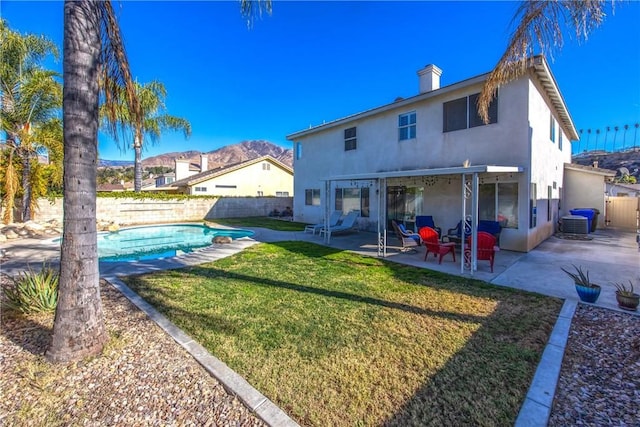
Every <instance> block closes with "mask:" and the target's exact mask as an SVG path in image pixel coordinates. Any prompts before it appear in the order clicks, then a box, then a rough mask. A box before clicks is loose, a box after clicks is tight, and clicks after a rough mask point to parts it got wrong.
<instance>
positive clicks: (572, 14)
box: [478, 0, 613, 123]
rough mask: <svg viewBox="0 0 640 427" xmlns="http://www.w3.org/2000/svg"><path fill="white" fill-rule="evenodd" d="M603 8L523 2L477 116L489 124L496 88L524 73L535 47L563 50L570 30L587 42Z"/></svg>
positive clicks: (594, 0)
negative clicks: (565, 29)
mask: <svg viewBox="0 0 640 427" xmlns="http://www.w3.org/2000/svg"><path fill="white" fill-rule="evenodd" d="M611 3H612V4H613V0H612V1H611ZM605 8H606V3H605V2H604V1H602V0H590V1H558V0H550V1H523V2H522V3H521V5H520V7H519V8H518V9H517V11H516V13H515V15H514V19H513V22H518V25H517V27H516V29H515V31H514V32H513V34H512V36H511V39H510V40H509V43H508V44H507V48H506V50H505V52H504V53H503V55H502V57H501V58H500V60H499V61H498V63H497V64H496V66H495V68H494V69H493V71H491V73H490V74H489V77H488V78H487V80H486V82H485V84H484V87H483V89H482V93H481V94H480V96H479V97H478V113H479V114H480V117H481V118H482V119H483V120H484V122H485V123H488V122H489V104H490V103H491V100H492V99H493V98H494V96H495V94H496V91H497V90H498V87H499V86H500V85H502V84H505V83H508V82H510V81H513V80H516V79H518V78H520V77H522V76H524V75H525V74H526V72H527V70H528V68H529V65H530V58H531V57H532V56H533V55H534V53H535V50H536V47H537V48H539V49H540V51H541V53H543V54H546V53H549V54H552V49H553V48H558V49H560V48H562V44H563V37H562V36H563V34H562V33H563V28H573V30H574V31H575V34H576V36H577V38H578V40H582V39H584V40H586V39H587V37H588V35H589V34H590V33H591V31H593V30H594V29H595V28H597V27H598V26H599V25H600V24H601V23H602V21H603V20H604V18H605V16H606V13H605Z"/></svg>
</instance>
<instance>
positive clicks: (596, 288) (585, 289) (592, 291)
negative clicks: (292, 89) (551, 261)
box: [562, 265, 601, 303]
mask: <svg viewBox="0 0 640 427" xmlns="http://www.w3.org/2000/svg"><path fill="white" fill-rule="evenodd" d="M573 268H574V269H575V270H576V272H575V273H573V272H571V271H567V270H565V269H564V268H562V271H564V272H565V273H567V274H568V275H569V277H571V278H572V279H573V282H574V283H575V285H576V292H578V296H579V297H580V301H584V302H590V303H594V302H596V301H597V300H598V297H599V296H600V290H601V288H600V285H596V284H595V283H591V281H590V280H589V271H588V270H586V271H582V267H576V266H575V265H574V266H573Z"/></svg>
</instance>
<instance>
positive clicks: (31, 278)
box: [2, 265, 58, 313]
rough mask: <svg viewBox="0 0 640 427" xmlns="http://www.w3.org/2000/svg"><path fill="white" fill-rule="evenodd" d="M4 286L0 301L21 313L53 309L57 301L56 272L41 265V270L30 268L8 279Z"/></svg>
mask: <svg viewBox="0 0 640 427" xmlns="http://www.w3.org/2000/svg"><path fill="white" fill-rule="evenodd" d="M10 282H11V283H10V284H9V285H8V286H6V287H5V288H4V298H3V301H2V303H3V304H4V305H5V306H6V307H7V308H9V309H11V310H15V311H19V312H22V313H40V312H47V311H53V310H55V309H56V305H57V303H58V272H57V271H54V270H53V269H51V268H50V267H48V266H45V265H43V266H42V270H40V271H39V272H35V271H33V270H31V269H29V271H25V272H22V273H20V274H19V275H18V277H16V278H11V279H10Z"/></svg>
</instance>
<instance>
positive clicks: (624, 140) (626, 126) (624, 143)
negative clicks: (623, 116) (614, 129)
mask: <svg viewBox="0 0 640 427" xmlns="http://www.w3.org/2000/svg"><path fill="white" fill-rule="evenodd" d="M628 130H629V125H624V135H622V150H623V151H624V147H625V146H626V145H627V131H628Z"/></svg>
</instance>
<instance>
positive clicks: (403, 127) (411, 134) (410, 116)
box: [398, 111, 416, 141]
mask: <svg viewBox="0 0 640 427" xmlns="http://www.w3.org/2000/svg"><path fill="white" fill-rule="evenodd" d="M415 137H416V112H415V111H412V112H410V113H406V114H400V115H399V116H398V140H400V141H404V140H406V139H414V138H415Z"/></svg>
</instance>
